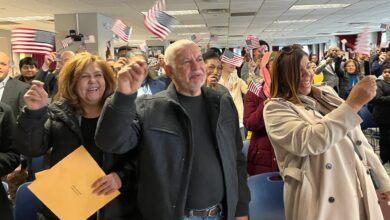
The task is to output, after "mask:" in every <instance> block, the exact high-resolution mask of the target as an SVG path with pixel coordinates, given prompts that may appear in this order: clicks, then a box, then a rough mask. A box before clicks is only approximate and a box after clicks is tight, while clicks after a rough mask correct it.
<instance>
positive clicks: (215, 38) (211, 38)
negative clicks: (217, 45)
mask: <svg viewBox="0 0 390 220" xmlns="http://www.w3.org/2000/svg"><path fill="white" fill-rule="evenodd" d="M210 41H214V42H216V41H218V35H216V34H211V35H210Z"/></svg>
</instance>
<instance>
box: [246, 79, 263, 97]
mask: <svg viewBox="0 0 390 220" xmlns="http://www.w3.org/2000/svg"><path fill="white" fill-rule="evenodd" d="M261 88H262V85H261V84H260V83H259V82H255V81H251V83H249V86H248V90H249V91H251V92H253V93H254V94H255V95H257V96H259V97H260V93H261Z"/></svg>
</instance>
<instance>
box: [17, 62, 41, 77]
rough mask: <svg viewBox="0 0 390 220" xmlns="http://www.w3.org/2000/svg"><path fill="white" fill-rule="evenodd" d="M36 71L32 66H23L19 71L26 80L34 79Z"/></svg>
mask: <svg viewBox="0 0 390 220" xmlns="http://www.w3.org/2000/svg"><path fill="white" fill-rule="evenodd" d="M37 72H38V69H37V68H36V67H35V66H34V65H26V64H25V65H23V66H22V68H21V69H20V73H21V74H22V76H23V77H24V78H26V79H31V78H34V77H35V75H36V74H37Z"/></svg>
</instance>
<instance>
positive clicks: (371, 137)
mask: <svg viewBox="0 0 390 220" xmlns="http://www.w3.org/2000/svg"><path fill="white" fill-rule="evenodd" d="M358 114H359V116H360V117H361V118H362V119H363V122H362V123H361V124H360V127H361V128H362V130H363V132H364V134H365V135H366V137H367V139H368V142H369V143H370V144H371V146H372V147H373V148H374V150H375V151H379V143H378V142H379V128H378V125H377V124H376V123H375V121H374V118H373V116H372V113H371V112H370V111H369V110H368V108H367V105H364V106H363V107H362V108H361V109H360V111H359V112H358Z"/></svg>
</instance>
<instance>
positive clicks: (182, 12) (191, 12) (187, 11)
mask: <svg viewBox="0 0 390 220" xmlns="http://www.w3.org/2000/svg"><path fill="white" fill-rule="evenodd" d="M164 12H165V13H167V14H169V15H172V16H175V15H198V14H199V11H198V10H182V11H164ZM142 14H146V11H143V12H142Z"/></svg>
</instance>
